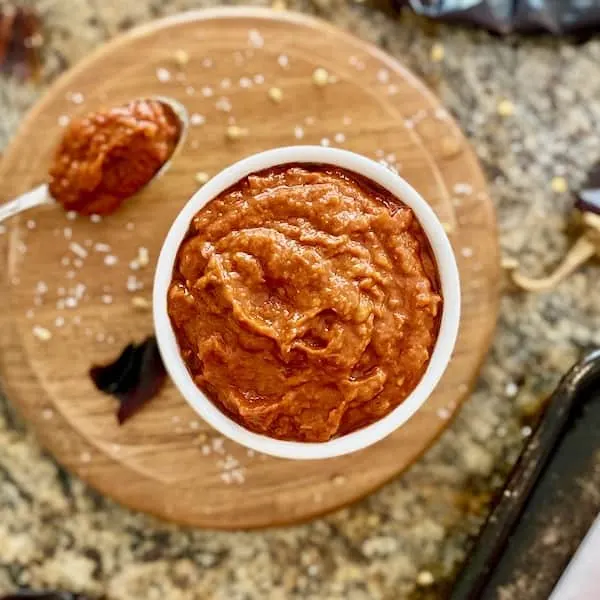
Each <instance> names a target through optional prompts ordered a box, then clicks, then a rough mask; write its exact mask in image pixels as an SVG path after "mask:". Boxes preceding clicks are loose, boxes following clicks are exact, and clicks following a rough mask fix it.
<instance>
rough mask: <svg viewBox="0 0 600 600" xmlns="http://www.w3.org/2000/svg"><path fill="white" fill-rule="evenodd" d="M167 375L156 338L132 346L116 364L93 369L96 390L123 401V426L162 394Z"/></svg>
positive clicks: (120, 417) (151, 337)
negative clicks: (150, 401)
mask: <svg viewBox="0 0 600 600" xmlns="http://www.w3.org/2000/svg"><path fill="white" fill-rule="evenodd" d="M166 376H167V372H166V370H165V366H164V364H163V361H162V358H161V356H160V353H159V351H158V345H157V343H156V338H155V337H154V336H150V337H148V338H146V339H145V340H144V341H143V342H142V343H141V344H134V343H131V344H128V345H127V346H126V347H125V349H124V350H123V352H121V354H120V355H119V357H118V358H117V359H116V360H114V361H113V362H112V363H109V364H107V365H95V366H93V367H92V368H91V369H90V377H91V378H92V381H93V382H94V385H95V386H96V388H97V389H98V390H100V391H101V392H104V393H105V394H110V395H111V396H114V397H115V398H117V400H118V401H119V409H118V411H117V419H118V421H119V424H123V423H124V422H125V421H126V420H127V419H129V418H130V417H131V416H132V415H133V414H134V413H135V412H137V411H138V410H139V409H140V408H141V407H142V406H143V405H144V404H146V403H147V402H148V401H149V400H151V399H152V398H154V396H156V395H157V394H158V393H159V392H160V390H161V388H162V386H163V384H164V382H165V379H166Z"/></svg>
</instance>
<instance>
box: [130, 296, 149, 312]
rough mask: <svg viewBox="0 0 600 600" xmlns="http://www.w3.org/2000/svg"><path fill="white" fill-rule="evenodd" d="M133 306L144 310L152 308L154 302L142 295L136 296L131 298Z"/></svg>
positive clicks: (141, 310)
mask: <svg viewBox="0 0 600 600" xmlns="http://www.w3.org/2000/svg"><path fill="white" fill-rule="evenodd" d="M131 306H133V308H135V309H136V310H139V311H140V312H144V311H147V310H150V309H151V308H152V303H151V302H150V300H147V299H146V298H144V297H142V296H134V297H133V298H132V299H131Z"/></svg>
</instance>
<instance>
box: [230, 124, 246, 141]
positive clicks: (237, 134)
mask: <svg viewBox="0 0 600 600" xmlns="http://www.w3.org/2000/svg"><path fill="white" fill-rule="evenodd" d="M247 135H248V130H247V129H246V128H244V127H238V126H237V125H229V127H227V131H226V136H227V139H229V140H239V139H240V138H243V137H246V136H247Z"/></svg>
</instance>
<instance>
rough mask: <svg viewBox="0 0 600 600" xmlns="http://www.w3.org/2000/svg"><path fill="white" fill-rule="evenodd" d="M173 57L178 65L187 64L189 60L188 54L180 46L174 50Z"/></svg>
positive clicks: (183, 65)
mask: <svg viewBox="0 0 600 600" xmlns="http://www.w3.org/2000/svg"><path fill="white" fill-rule="evenodd" d="M173 58H174V59H175V62H176V63H177V64H178V65H179V66H180V67H185V65H187V64H188V63H189V62H190V55H189V54H188V53H187V52H186V51H185V50H182V49H181V48H180V49H179V50H175V54H173Z"/></svg>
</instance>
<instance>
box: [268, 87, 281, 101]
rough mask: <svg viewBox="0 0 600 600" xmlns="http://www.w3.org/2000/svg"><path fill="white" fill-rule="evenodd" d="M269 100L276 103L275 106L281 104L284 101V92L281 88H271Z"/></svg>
mask: <svg viewBox="0 0 600 600" xmlns="http://www.w3.org/2000/svg"><path fill="white" fill-rule="evenodd" d="M268 94H269V99H270V100H272V101H273V102H275V104H279V103H280V102H281V101H282V100H283V92H282V91H281V88H278V87H272V88H269V92H268Z"/></svg>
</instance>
